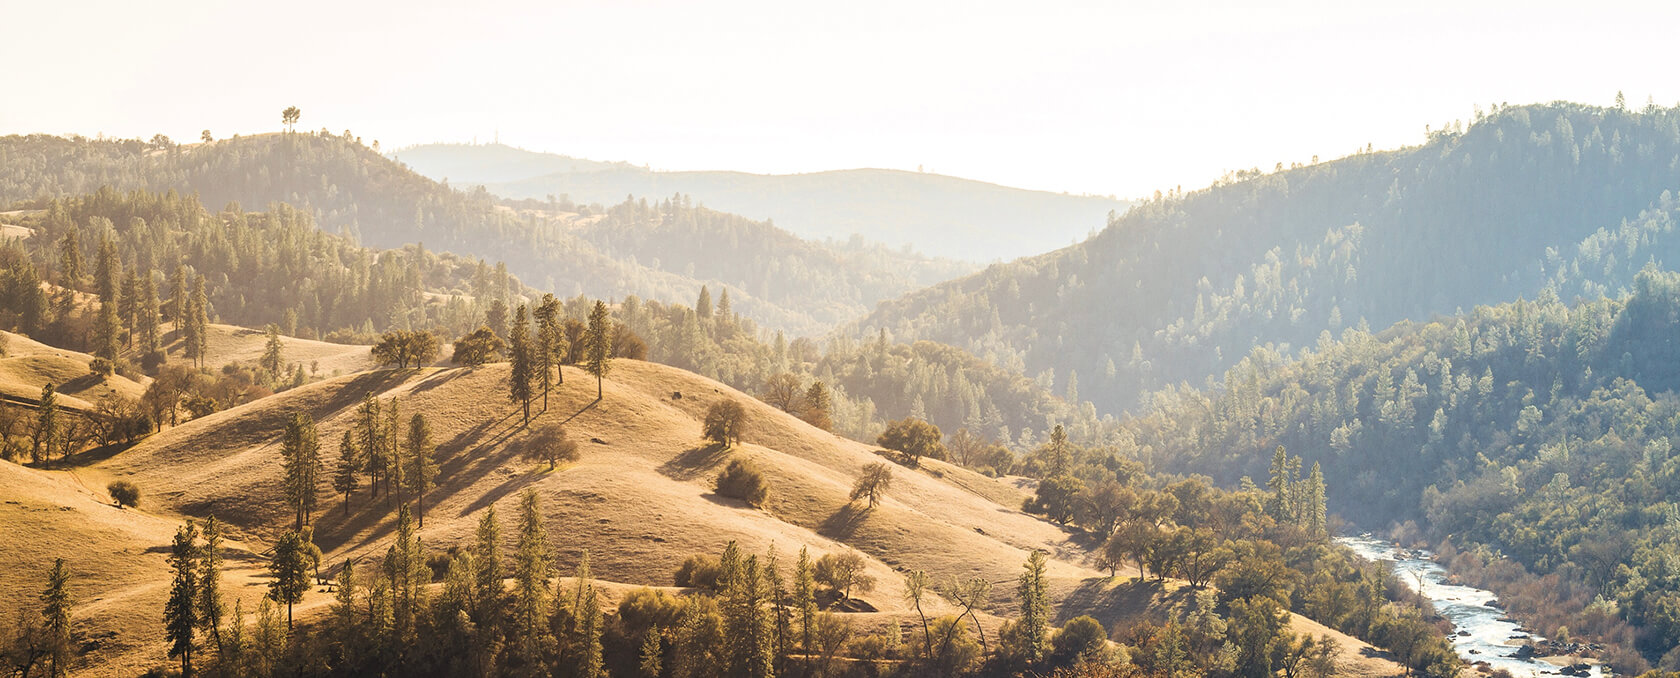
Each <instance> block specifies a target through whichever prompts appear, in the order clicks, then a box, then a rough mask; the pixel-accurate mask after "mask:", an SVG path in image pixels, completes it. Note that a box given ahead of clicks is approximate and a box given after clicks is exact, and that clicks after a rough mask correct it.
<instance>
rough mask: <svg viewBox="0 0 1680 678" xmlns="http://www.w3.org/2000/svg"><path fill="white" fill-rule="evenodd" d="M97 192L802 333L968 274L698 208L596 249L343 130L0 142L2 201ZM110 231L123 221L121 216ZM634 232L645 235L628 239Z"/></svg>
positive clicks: (550, 212) (647, 221) (593, 240)
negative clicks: (716, 299)
mask: <svg viewBox="0 0 1680 678" xmlns="http://www.w3.org/2000/svg"><path fill="white" fill-rule="evenodd" d="M105 187H110V188H112V189H115V191H116V192H117V193H118V194H124V193H126V192H129V191H134V190H141V189H143V190H148V191H151V192H154V193H157V194H160V196H162V197H160V198H158V199H156V200H155V202H170V203H176V202H189V203H190V202H192V200H191V196H187V197H182V196H181V195H178V194H181V193H188V194H191V193H196V194H197V197H198V198H199V199H200V200H202V201H203V202H204V204H206V205H210V206H217V205H229V204H231V203H238V204H239V205H242V206H248V207H249V208H251V209H268V208H269V207H270V206H271V205H273V204H274V203H285V204H288V205H291V206H292V207H294V208H296V209H298V210H301V211H302V213H303V214H304V215H306V216H307V217H308V219H307V221H309V222H312V224H313V225H314V226H317V227H319V228H320V229H321V230H323V231H327V232H329V233H337V234H343V235H346V236H348V237H349V238H350V241H349V242H350V243H352V244H359V245H363V246H368V247H373V248H379V249H385V250H401V249H403V248H405V246H406V247H412V246H415V245H424V247H425V248H429V249H430V250H433V251H439V252H448V253H452V254H453V255H457V256H459V257H462V258H469V259H470V258H477V259H482V260H487V261H490V262H501V263H505V264H506V266H507V268H508V270H509V271H510V272H511V273H512V274H513V275H515V276H517V277H518V278H519V279H520V280H522V281H524V282H525V283H526V284H528V285H531V286H534V287H537V288H539V289H540V290H542V291H547V292H554V293H556V294H558V295H560V296H563V297H571V296H576V295H578V294H587V295H589V296H591V297H597V298H622V297H623V296H625V295H629V294H635V295H639V296H641V297H644V298H650V299H658V300H662V301H667V302H681V303H693V301H694V300H695V299H696V298H697V297H698V296H699V292H700V288H701V287H702V286H703V285H710V286H711V288H712V292H713V293H714V294H716V293H719V292H721V291H722V290H723V289H724V288H730V289H731V290H732V296H733V297H734V302H735V309H736V310H737V312H739V313H741V314H743V315H745V316H746V317H749V318H752V319H753V320H755V321H757V322H759V323H760V324H762V325H764V326H767V327H769V328H772V329H782V330H786V331H789V332H794V333H800V334H820V333H823V332H826V331H828V330H829V329H831V328H833V327H834V326H836V325H838V324H839V323H841V322H844V321H845V320H848V319H850V318H853V317H856V316H857V315H859V314H862V313H864V312H866V311H867V310H868V309H870V308H872V307H873V306H874V305H875V303H876V302H878V301H879V300H881V299H886V298H891V297H894V296H897V295H899V294H902V293H904V292H907V291H910V290H912V289H916V288H918V287H921V286H923V285H925V284H928V283H930V282H934V281H938V280H945V279H948V278H950V277H954V276H956V275H960V274H962V273H966V272H968V271H970V270H972V268H971V267H970V266H969V265H966V264H958V263H955V262H951V261H942V260H936V259H932V258H929V257H924V256H920V255H914V254H909V253H903V252H895V253H882V252H880V251H878V249H879V248H870V247H863V246H851V247H840V246H829V245H825V244H821V243H815V242H799V241H798V239H796V238H794V237H792V236H790V235H788V234H787V233H786V232H784V231H780V230H778V229H777V228H776V227H774V226H773V225H772V224H769V223H765V222H763V221H762V220H760V221H754V220H749V219H743V218H741V217H736V216H733V215H728V214H720V213H716V212H712V211H710V210H704V212H705V215H706V216H704V217H698V218H697V217H690V218H688V219H686V220H684V221H683V223H681V224H676V225H673V224H670V223H665V222H664V221H663V220H662V217H661V216H660V215H656V214H654V213H648V214H646V215H644V216H645V217H646V218H644V219H642V220H641V221H626V222H621V225H622V226H624V228H625V229H626V230H625V232H623V233H615V234H613V235H614V236H615V237H614V238H612V239H610V240H607V241H605V242H603V239H602V238H601V237H599V234H592V233H591V232H589V231H588V228H587V227H588V225H589V224H591V223H593V222H594V221H595V219H593V218H589V217H591V216H592V215H580V214H577V213H575V212H565V213H562V212H561V211H560V210H557V209H514V208H511V207H509V206H507V205H504V204H500V203H499V202H498V201H497V200H496V199H495V198H494V197H493V196H491V195H490V194H489V193H486V192H484V191H483V190H475V191H461V190H454V189H452V188H450V187H449V186H447V185H445V184H441V183H438V182H436V181H432V180H431V179H428V178H426V177H424V176H421V175H419V174H417V173H415V172H413V171H411V170H409V169H407V168H405V167H403V166H401V165H399V164H397V163H395V162H393V161H391V160H389V159H387V158H385V157H383V156H381V155H379V154H378V153H377V152H375V151H374V150H372V149H370V148H368V147H366V146H363V145H362V144H361V143H360V142H359V140H358V139H356V138H354V137H350V136H340V135H333V134H315V133H297V134H291V133H285V134H264V135H257V136H249V137H234V138H231V139H224V140H220V141H215V142H212V143H201V144H193V145H177V144H173V143H170V142H167V141H162V142H159V143H151V142H142V141H139V140H103V139H101V140H95V139H86V138H81V137H77V138H61V137H52V136H44V135H34V136H7V137H0V207H8V206H10V205H14V204H18V203H26V204H27V205H28V206H32V207H37V208H44V207H46V202H47V199H49V198H66V199H67V198H76V197H80V196H83V195H88V194H93V195H98V194H99V192H100V189H102V188H105ZM623 197H624V196H623V194H622V193H621V194H619V195H617V196H615V198H614V201H615V202H616V201H617V200H622V199H623ZM661 197H668V196H661ZM688 208H689V209H690V211H693V209H692V206H688ZM224 211H226V210H224ZM148 216H151V215H148ZM596 216H598V215H596ZM671 218H672V219H677V218H678V216H677V215H673V216H672V217H671ZM4 221H5V223H7V224H9V225H8V226H7V229H6V233H8V234H13V233H16V234H22V233H23V230H21V229H20V228H15V227H16V226H18V225H17V224H13V223H12V218H11V217H8V218H7V219H5V220H4ZM292 221H296V220H292ZM118 225H119V227H121V226H127V223H126V219H124V220H121V223H119V224H118ZM306 225H307V224H306ZM714 225H716V226H718V228H717V229H715V230H714V229H712V228H710V227H712V226H714ZM696 226H699V228H696ZM631 231H635V232H641V233H645V234H650V235H649V236H648V237H642V238H637V239H631V238H630V236H631ZM50 235H53V236H54V237H56V236H57V233H56V232H54V233H51V234H50ZM591 235H594V236H596V237H586V236H591ZM642 245H645V246H642ZM772 248H781V249H783V250H785V252H782V254H781V256H778V257H776V258H774V260H773V261H765V260H763V258H762V254H761V253H762V252H763V251H765V250H767V249H772ZM737 251H739V252H741V253H742V254H740V255H739V256H737V255H736V252H737ZM699 253H705V254H706V256H705V258H700V257H699V256H698V254H699ZM753 257H758V258H753ZM772 299H774V300H772Z"/></svg>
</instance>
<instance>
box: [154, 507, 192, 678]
mask: <svg viewBox="0 0 1680 678" xmlns="http://www.w3.org/2000/svg"><path fill="white" fill-rule="evenodd" d="M197 541H198V528H196V527H194V526H193V523H192V521H190V520H189V521H187V524H185V525H182V526H181V528H180V529H178V530H176V531H175V542H174V544H173V545H172V546H171V547H170V550H169V567H170V569H172V570H174V571H175V582H174V583H173V584H172V585H170V587H169V601H168V602H167V603H165V604H164V608H163V626H164V632H165V636H167V637H168V638H169V656H170V657H180V658H181V675H182V676H191V675H192V673H193V666H192V653H193V645H194V642H193V641H194V637H193V636H194V632H195V631H197V630H198V627H199V619H198V601H197V597H198V594H199V584H198V575H199V570H198V563H197V560H198V558H197V555H198V553H197V552H198V545H197Z"/></svg>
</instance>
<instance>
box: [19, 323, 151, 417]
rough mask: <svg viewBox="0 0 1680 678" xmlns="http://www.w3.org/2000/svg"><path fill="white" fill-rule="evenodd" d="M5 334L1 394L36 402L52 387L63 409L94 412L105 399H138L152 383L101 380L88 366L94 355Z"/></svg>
mask: <svg viewBox="0 0 1680 678" xmlns="http://www.w3.org/2000/svg"><path fill="white" fill-rule="evenodd" d="M0 334H4V335H6V340H7V342H6V355H5V357H3V358H0V394H5V395H8V396H14V397H19V398H27V399H29V400H36V399H39V398H40V397H41V387H43V386H45V385H47V384H52V385H53V387H54V388H56V389H57V390H58V402H59V404H60V405H61V406H63V407H68V408H71V409H80V410H91V409H94V408H95V407H96V406H97V405H98V403H99V402H100V401H102V400H105V399H107V398H110V397H112V396H113V395H120V396H122V397H124V398H128V399H131V400H136V399H139V398H140V394H141V393H144V392H145V390H146V384H148V383H151V380H150V379H149V378H146V377H141V379H140V381H135V380H131V379H128V378H127V377H123V376H121V375H115V374H113V375H111V376H108V377H101V376H97V375H95V374H93V372H92V370H91V369H89V367H88V363H89V362H92V360H93V356H90V355H88V354H86V353H78V352H76V351H70V350H66V349H61V348H54V347H52V346H48V345H46V344H43V343H40V342H37V341H34V340H32V339H30V338H28V337H25V336H23V335H21V334H13V333H11V332H0Z"/></svg>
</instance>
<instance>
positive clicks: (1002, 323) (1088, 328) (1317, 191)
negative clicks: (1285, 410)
mask: <svg viewBox="0 0 1680 678" xmlns="http://www.w3.org/2000/svg"><path fill="white" fill-rule="evenodd" d="M1677 184H1680V109H1665V108H1658V107H1655V106H1649V107H1647V108H1645V109H1644V110H1639V111H1634V110H1627V109H1623V108H1610V109H1604V108H1595V107H1590V106H1582V105H1577V104H1568V103H1557V104H1549V105H1537V106H1521V107H1516V106H1512V107H1499V108H1496V109H1495V110H1494V111H1492V112H1491V113H1489V114H1487V115H1485V116H1479V117H1478V119H1477V120H1475V121H1474V122H1473V123H1471V124H1470V125H1469V126H1468V127H1462V128H1461V127H1460V126H1459V125H1458V124H1456V123H1455V124H1454V125H1453V126H1452V127H1451V128H1448V129H1442V130H1438V131H1436V132H1434V133H1433V134H1431V136H1430V139H1429V141H1428V143H1426V144H1424V145H1421V146H1417V147H1412V148H1407V149H1402V150H1398V151H1381V152H1366V153H1360V154H1357V155H1353V156H1350V157H1347V158H1342V159H1340V160H1335V161H1331V162H1325V163H1321V164H1314V165H1310V166H1305V167H1293V168H1288V169H1285V168H1284V167H1283V166H1282V165H1281V164H1279V166H1278V168H1277V171H1275V172H1269V173H1263V172H1260V171H1259V170H1254V171H1248V172H1240V173H1237V174H1234V175H1232V176H1231V177H1229V178H1228V180H1227V181H1223V182H1220V183H1219V184H1216V185H1214V186H1212V187H1210V188H1207V189H1204V190H1200V191H1195V192H1191V193H1176V192H1175V193H1173V194H1170V195H1165V196H1158V197H1157V199H1155V200H1152V201H1149V202H1146V203H1143V204H1140V205H1138V206H1136V207H1134V208H1133V209H1132V210H1131V211H1129V212H1127V213H1126V214H1124V215H1121V216H1119V217H1116V218H1114V219H1113V220H1112V221H1111V223H1110V224H1109V226H1108V228H1106V229H1105V230H1103V231H1102V232H1101V233H1100V234H1098V235H1097V236H1096V237H1094V238H1092V239H1090V240H1088V241H1086V242H1083V243H1080V244H1078V245H1075V246H1073V247H1069V248H1067V249H1063V250H1059V251H1056V252H1053V253H1050V254H1046V255H1043V256H1039V257H1034V258H1029V259H1023V260H1019V261H1015V262H1010V263H1004V264H997V265H994V266H992V267H990V268H988V269H987V270H986V271H984V272H982V273H978V274H975V275H972V276H969V277H966V278H962V279H959V280H955V281H951V282H948V283H943V284H940V285H935V286H933V287H931V288H929V289H926V290H922V291H918V292H914V293H911V294H909V295H906V296H905V297H903V298H901V299H898V300H894V301H890V302H886V303H884V304H882V305H881V307H880V308H879V309H878V310H876V311H875V312H874V313H872V314H870V315H869V316H867V317H865V318H864V319H862V320H860V321H859V322H857V323H856V324H855V325H854V326H853V327H852V330H851V331H852V332H853V333H854V334H856V335H859V336H866V335H870V334H873V333H874V332H875V331H876V330H877V329H882V328H884V329H885V330H887V331H888V332H889V333H890V334H891V336H892V337H893V338H894V339H897V340H900V341H911V340H918V339H929V340H933V341H939V342H943V343H947V344H951V345H954V346H959V347H963V348H966V349H968V350H969V351H970V352H972V353H974V354H976V355H979V356H982V357H984V358H987V359H990V360H992V361H994V362H997V363H999V364H1003V365H1019V366H1021V367H1022V368H1023V369H1024V371H1026V372H1027V373H1028V374H1029V375H1031V376H1033V377H1035V378H1036V379H1038V380H1039V381H1040V382H1041V383H1042V384H1044V385H1046V386H1048V387H1052V388H1053V389H1055V390H1058V391H1059V390H1062V389H1063V388H1064V387H1065V386H1066V385H1068V384H1071V383H1075V382H1077V385H1078V394H1079V397H1080V398H1083V399H1088V400H1091V401H1093V402H1095V403H1096V405H1097V407H1098V409H1099V410H1101V411H1105V412H1117V411H1119V410H1122V409H1125V408H1132V407H1135V406H1137V405H1139V403H1140V402H1142V399H1143V397H1144V395H1145V394H1147V393H1149V392H1151V391H1154V390H1158V389H1161V388H1164V387H1166V386H1169V385H1173V384H1178V383H1180V382H1188V383H1190V384H1193V385H1199V384H1201V383H1203V381H1204V380H1205V379H1207V378H1209V377H1213V376H1216V375H1218V374H1219V373H1221V372H1222V371H1224V370H1225V369H1226V368H1229V367H1230V366H1232V365H1233V364H1235V363H1236V361H1237V360H1239V359H1241V358H1242V357H1243V356H1245V355H1247V354H1248V352H1249V350H1250V349H1251V348H1252V347H1254V346H1268V345H1269V346H1273V347H1274V350H1276V351H1277V352H1279V353H1282V354H1289V353H1291V352H1293V351H1295V350H1297V349H1300V348H1303V347H1307V346H1310V345H1312V344H1313V343H1314V342H1316V341H1317V340H1318V337H1319V335H1320V333H1321V332H1324V331H1329V332H1331V333H1333V334H1334V333H1339V332H1341V331H1342V330H1343V329H1345V328H1353V327H1374V328H1382V327H1387V326H1388V325H1391V324H1393V323H1395V322H1399V321H1402V320H1408V319H1410V320H1413V321H1424V320H1427V319H1429V318H1430V317H1432V316H1435V315H1450V314H1454V313H1457V312H1458V311H1459V310H1460V309H1466V308H1470V307H1472V306H1476V305H1479V304H1496V303H1502V302H1506V301H1510V300H1512V299H1516V298H1519V297H1524V298H1530V299H1532V298H1536V297H1537V296H1539V295H1540V294H1541V292H1542V291H1543V290H1547V289H1550V290H1552V292H1553V293H1554V294H1555V295H1557V296H1558V297H1559V298H1561V299H1564V300H1571V299H1574V298H1577V297H1579V298H1594V297H1598V296H1601V295H1608V296H1615V295H1618V294H1620V293H1622V292H1625V291H1627V290H1630V289H1631V288H1632V284H1633V276H1634V274H1635V273H1636V272H1637V271H1639V270H1640V269H1641V268H1642V267H1643V266H1644V265H1645V264H1647V263H1653V262H1654V263H1657V264H1659V265H1660V264H1662V263H1663V262H1665V261H1673V260H1675V259H1676V254H1677V253H1680V237H1677V236H1676V235H1675V233H1674V229H1673V221H1674V218H1673V217H1674V215H1673V210H1674V207H1675V202H1674V200H1675V196H1674V193H1673V191H1674V189H1675V188H1676V186H1677Z"/></svg>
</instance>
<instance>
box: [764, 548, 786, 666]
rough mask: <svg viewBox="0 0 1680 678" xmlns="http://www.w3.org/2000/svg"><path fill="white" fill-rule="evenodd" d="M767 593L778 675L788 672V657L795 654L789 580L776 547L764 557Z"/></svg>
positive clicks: (772, 642) (772, 643) (772, 645)
mask: <svg viewBox="0 0 1680 678" xmlns="http://www.w3.org/2000/svg"><path fill="white" fill-rule="evenodd" d="M764 586H765V593H766V594H767V595H768V597H769V598H770V629H771V647H772V648H773V656H774V658H775V668H776V671H777V672H778V673H786V672H787V666H786V662H787V658H788V655H790V654H793V651H792V647H791V645H792V643H793V611H792V610H790V609H788V590H787V580H786V579H784V578H783V577H782V569H781V567H779V561H778V560H777V558H776V547H775V545H774V544H772V545H771V546H770V552H769V553H767V554H765V556H764Z"/></svg>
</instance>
